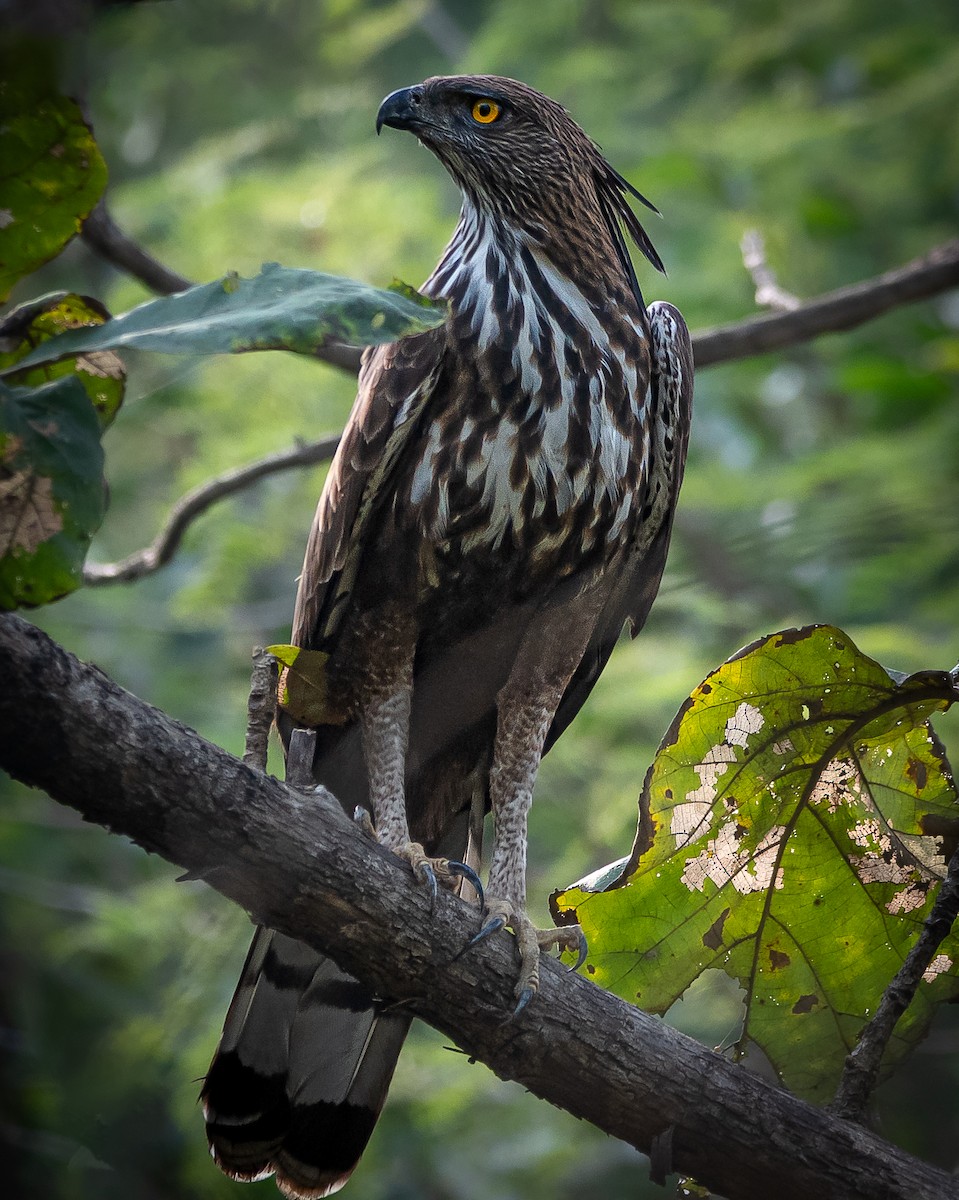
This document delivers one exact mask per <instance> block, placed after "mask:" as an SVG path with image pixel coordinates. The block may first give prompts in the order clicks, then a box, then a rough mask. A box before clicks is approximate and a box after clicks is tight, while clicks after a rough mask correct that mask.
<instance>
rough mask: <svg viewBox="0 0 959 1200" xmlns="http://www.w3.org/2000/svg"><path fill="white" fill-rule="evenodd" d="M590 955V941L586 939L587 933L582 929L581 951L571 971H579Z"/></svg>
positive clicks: (580, 937)
mask: <svg viewBox="0 0 959 1200" xmlns="http://www.w3.org/2000/svg"><path fill="white" fill-rule="evenodd" d="M588 957H589V943H588V942H587V941H586V934H585V933H583V931H582V930H580V931H579V951H578V952H577V955H576V961H575V962H574V963H573V965H572V966H571V967H570V968H569V970H570V971H578V970H579V969H580V967H581V966H582V965H583V963H584V962H585V961H586V959H587V958H588Z"/></svg>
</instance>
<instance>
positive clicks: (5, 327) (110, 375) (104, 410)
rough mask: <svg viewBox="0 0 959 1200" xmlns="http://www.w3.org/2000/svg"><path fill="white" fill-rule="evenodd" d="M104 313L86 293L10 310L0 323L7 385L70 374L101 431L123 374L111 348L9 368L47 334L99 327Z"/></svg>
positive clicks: (117, 400) (119, 396) (0, 365)
mask: <svg viewBox="0 0 959 1200" xmlns="http://www.w3.org/2000/svg"><path fill="white" fill-rule="evenodd" d="M109 318H110V314H109V313H108V312H107V310H106V309H105V308H104V307H103V305H102V304H101V303H100V302H99V301H98V300H95V299H93V297H92V296H76V295H72V294H68V293H66V292H56V293H54V294H53V295H50V296H42V297H40V299H39V300H33V301H30V302H29V303H27V304H23V305H21V306H20V307H19V308H17V309H14V311H13V312H11V313H10V314H9V315H8V316H7V317H6V318H5V319H4V321H3V323H2V325H0V372H7V373H8V379H7V381H8V383H10V384H11V385H16V386H21V385H22V386H24V387H38V386H39V385H40V384H43V383H48V382H49V381H50V380H52V379H61V378H63V377H64V376H66V375H71V374H72V375H76V377H77V378H78V379H79V380H80V382H81V383H82V384H83V387H84V389H85V391H86V393H87V395H88V396H89V398H90V403H91V404H92V405H93V407H94V408H95V409H96V411H97V415H98V416H99V418H100V424H101V425H102V426H103V428H104V429H105V428H106V427H107V426H108V425H109V424H110V422H111V421H112V420H113V418H114V417H115V416H116V414H117V410H118V409H119V407H120V404H121V403H122V401H123V392H124V388H125V385H126V372H125V370H124V367H123V363H122V362H121V360H120V357H119V355H117V354H116V353H115V351H113V350H93V351H91V352H90V353H89V354H77V355H74V356H72V357H70V358H66V359H62V360H61V361H59V362H55V363H45V364H44V365H42V366H39V367H32V368H27V369H25V370H24V369H20V370H14V369H13V368H15V367H18V366H19V364H20V363H21V362H22V360H23V359H24V358H25V357H26V356H27V355H28V354H29V353H30V352H31V350H34V349H35V348H36V347H37V346H39V345H42V344H43V343H44V342H46V341H48V340H49V339H50V338H52V337H56V336H57V335H58V334H60V333H62V332H63V331H64V330H66V329H80V328H85V327H87V326H91V325H102V324H103V322H104V321H107V320H109Z"/></svg>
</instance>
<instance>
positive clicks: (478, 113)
mask: <svg viewBox="0 0 959 1200" xmlns="http://www.w3.org/2000/svg"><path fill="white" fill-rule="evenodd" d="M501 111H502V110H501V109H500V106H499V105H498V104H497V103H496V101H495V100H477V101H476V103H475V104H474V105H473V120H474V121H479V123H480V124H481V125H492V123H493V122H494V121H495V120H496V119H497V117H498V116H499V115H500V112H501Z"/></svg>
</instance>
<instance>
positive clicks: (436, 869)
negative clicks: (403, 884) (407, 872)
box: [391, 842, 483, 904]
mask: <svg viewBox="0 0 959 1200" xmlns="http://www.w3.org/2000/svg"><path fill="white" fill-rule="evenodd" d="M391 849H392V850H393V853H394V854H398V855H399V856H400V858H403V859H405V860H406V861H407V862H408V863H409V864H410V866H411V867H412V868H413V878H414V879H415V880H416V882H417V883H420V884H426V885H428V887H429V889H430V896H431V899H432V902H433V903H434V904H435V903H436V897H437V895H438V894H439V889H440V885H442V886H443V887H445V888H449V890H450V891H453V890H454V889H455V888H456V887H457V885H458V883H459V881H460V880H461V879H465V880H466V881H467V883H469V884H471V886H472V887H473V888H474V889H475V891H476V894H477V896H478V897H479V902H480V904H482V903H483V885H482V883H480V877H479V876H478V875H477V874H476V872H475V871H474V870H473V868H472V867H470V866H467V864H466V863H461V862H457V861H456V860H455V859H451V858H431V857H430V855H428V854H427V853H426V851H425V850H424V849H423V847H422V846H421V845H420V843H419V842H405V843H404V844H403V845H401V846H394V847H391Z"/></svg>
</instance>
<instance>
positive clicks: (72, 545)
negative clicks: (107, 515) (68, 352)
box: [0, 375, 106, 609]
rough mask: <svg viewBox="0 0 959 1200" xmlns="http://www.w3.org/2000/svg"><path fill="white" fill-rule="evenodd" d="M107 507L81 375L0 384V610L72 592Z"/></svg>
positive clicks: (94, 424) (96, 434) (96, 426)
mask: <svg viewBox="0 0 959 1200" xmlns="http://www.w3.org/2000/svg"><path fill="white" fill-rule="evenodd" d="M105 510H106V492H105V488H104V483H103V450H102V448H101V446H100V423H99V421H98V419H97V414H96V413H95V412H94V410H93V407H92V406H91V404H90V401H89V399H88V397H87V394H86V392H85V391H84V389H83V385H82V384H81V383H80V381H79V379H77V378H76V376H73V375H69V376H66V377H65V378H63V379H57V380H54V381H53V382H52V383H48V384H46V385H45V386H44V387H40V388H12V387H8V386H6V385H5V384H2V383H0V609H11V608H17V607H19V606H22V605H26V606H33V605H37V604H44V603H46V602H48V601H50V600H56V599H58V598H59V597H60V596H64V595H66V594H67V593H68V592H72V591H73V590H74V589H75V588H76V587H77V586H78V585H79V584H80V582H81V579H82V568H83V560H84V557H85V556H86V552H87V548H88V546H89V544H90V539H91V537H92V536H93V534H94V532H95V531H96V529H97V528H98V527H99V525H100V522H101V521H102V520H103V514H104V512H105Z"/></svg>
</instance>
